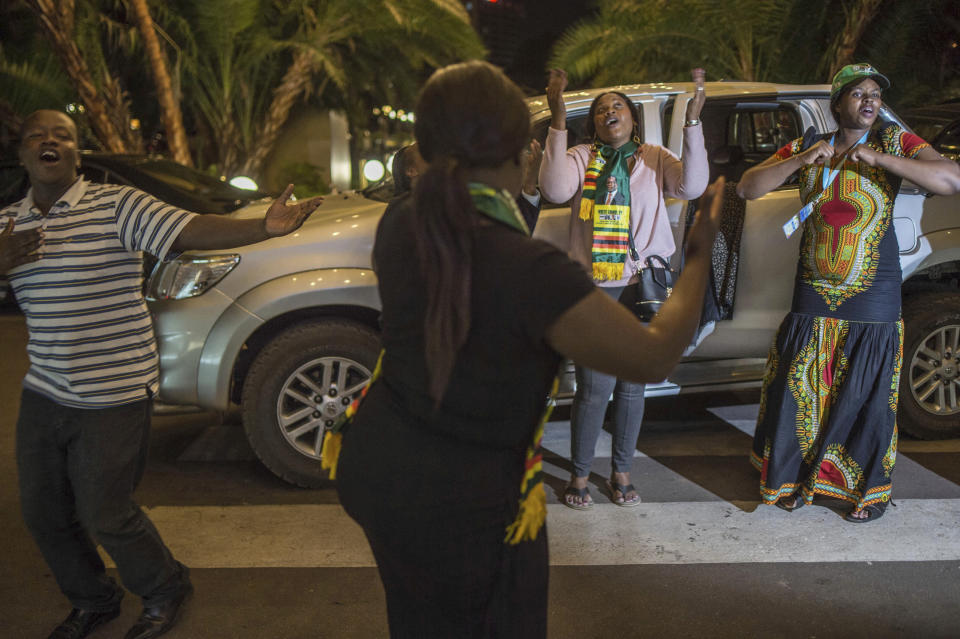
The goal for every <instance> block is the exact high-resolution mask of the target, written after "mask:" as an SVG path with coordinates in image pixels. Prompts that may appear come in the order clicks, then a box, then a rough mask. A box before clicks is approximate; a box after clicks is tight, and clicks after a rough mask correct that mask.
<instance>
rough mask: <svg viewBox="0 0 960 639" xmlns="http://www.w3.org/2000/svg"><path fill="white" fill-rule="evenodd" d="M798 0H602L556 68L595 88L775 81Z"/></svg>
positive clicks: (560, 52) (566, 39)
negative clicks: (697, 74)
mask: <svg viewBox="0 0 960 639" xmlns="http://www.w3.org/2000/svg"><path fill="white" fill-rule="evenodd" d="M795 4H796V0H727V1H726V2H714V1H712V0H669V1H667V0H645V1H640V2H636V1H632V0H603V1H601V3H600V10H599V13H598V15H597V17H596V18H595V19H593V20H588V21H586V22H583V23H580V24H579V25H577V26H576V27H574V28H573V29H572V30H571V31H568V32H567V33H565V34H564V35H563V36H562V37H561V38H560V40H559V42H558V44H557V46H556V47H555V49H554V53H553V57H552V60H551V65H552V66H559V67H563V68H565V69H566V70H567V71H568V72H569V73H570V75H571V77H572V78H574V79H580V80H590V81H591V82H593V83H595V84H600V85H602V84H619V83H624V82H637V81H643V80H670V79H678V78H685V77H686V74H687V73H688V71H689V69H690V68H691V67H693V66H703V67H705V68H707V69H708V70H709V72H710V75H711V77H714V78H716V77H721V78H736V79H740V80H764V79H768V78H770V76H771V74H772V72H773V70H774V68H775V65H776V64H777V61H778V60H779V58H780V55H781V46H782V44H783V35H784V32H785V31H786V29H787V26H788V25H787V19H788V17H789V16H790V15H791V12H792V10H793V8H794V5H795Z"/></svg>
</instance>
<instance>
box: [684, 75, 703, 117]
mask: <svg viewBox="0 0 960 639" xmlns="http://www.w3.org/2000/svg"><path fill="white" fill-rule="evenodd" d="M690 76H691V77H692V78H693V83H694V84H695V85H696V87H697V88H696V90H694V92H693V98H691V100H690V101H689V102H687V120H699V119H700V111H702V110H703V103H704V102H706V101H707V92H706V91H705V90H704V88H703V80H704V78H706V77H707V72H706V71H704V70H703V69H701V68H699V67H698V68H696V69H692V70H691V71H690Z"/></svg>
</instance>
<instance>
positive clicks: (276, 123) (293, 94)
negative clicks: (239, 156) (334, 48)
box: [243, 51, 316, 177]
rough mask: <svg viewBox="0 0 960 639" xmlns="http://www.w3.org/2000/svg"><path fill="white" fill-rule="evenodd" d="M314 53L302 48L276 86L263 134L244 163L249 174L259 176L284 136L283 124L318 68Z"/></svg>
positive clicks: (245, 171) (264, 119)
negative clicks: (281, 135) (269, 156)
mask: <svg viewBox="0 0 960 639" xmlns="http://www.w3.org/2000/svg"><path fill="white" fill-rule="evenodd" d="M315 67H316V65H315V63H314V60H313V56H312V55H311V54H310V53H307V52H304V51H298V52H297V53H296V54H295V55H294V57H293V62H292V63H291V64H290V67H289V68H288V69H287V72H286V73H284V74H283V80H282V81H281V82H280V85H279V86H278V87H277V88H276V89H274V90H273V100H272V101H271V102H270V108H269V109H268V110H267V113H266V115H265V116H264V118H263V128H262V130H261V132H260V135H259V136H257V138H258V139H257V142H256V146H254V148H253V151H252V152H251V153H250V155H249V156H247V160H246V162H245V163H244V165H243V173H244V174H245V175H248V176H253V177H259V176H260V171H261V170H262V169H263V163H264V161H265V160H266V159H267V156H268V155H269V154H270V151H272V150H273V146H274V145H275V144H276V143H277V139H278V138H279V137H280V132H281V131H282V130H283V125H284V124H286V122H287V118H288V117H290V111H291V110H292V109H293V105H294V104H296V102H297V100H298V99H299V98H300V97H301V96H302V95H303V94H304V93H306V91H307V88H308V87H309V86H310V76H311V74H312V73H313V71H314V70H315Z"/></svg>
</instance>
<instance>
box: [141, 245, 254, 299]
mask: <svg viewBox="0 0 960 639" xmlns="http://www.w3.org/2000/svg"><path fill="white" fill-rule="evenodd" d="M239 263H240V256H239V255H234V254H230V255H204V256H183V257H178V258H176V259H175V260H172V261H170V262H161V263H159V264H157V266H156V268H155V269H154V270H153V274H152V275H151V276H150V282H149V284H148V285H147V299H149V300H182V299H186V298H188V297H196V296H197V295H203V294H204V293H205V292H207V290H209V289H210V288H211V287H212V286H214V285H215V284H216V283H217V282H219V281H220V280H222V279H223V277H224V276H225V275H226V274H227V273H229V272H230V271H232V270H233V269H234V267H235V266H236V265H237V264H239Z"/></svg>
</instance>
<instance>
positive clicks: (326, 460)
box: [320, 431, 343, 479]
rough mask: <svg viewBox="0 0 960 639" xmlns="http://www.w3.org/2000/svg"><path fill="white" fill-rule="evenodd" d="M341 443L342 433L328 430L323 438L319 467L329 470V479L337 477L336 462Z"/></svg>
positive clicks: (338, 458)
mask: <svg viewBox="0 0 960 639" xmlns="http://www.w3.org/2000/svg"><path fill="white" fill-rule="evenodd" d="M342 443H343V434H342V433H335V432H333V431H330V432H328V433H327V435H326V437H324V438H323V448H321V449H320V468H321V470H329V471H330V479H336V478H337V462H338V461H339V460H340V445H341V444H342Z"/></svg>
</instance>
